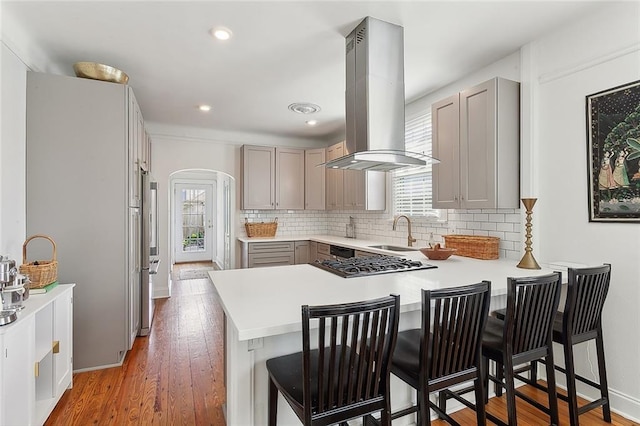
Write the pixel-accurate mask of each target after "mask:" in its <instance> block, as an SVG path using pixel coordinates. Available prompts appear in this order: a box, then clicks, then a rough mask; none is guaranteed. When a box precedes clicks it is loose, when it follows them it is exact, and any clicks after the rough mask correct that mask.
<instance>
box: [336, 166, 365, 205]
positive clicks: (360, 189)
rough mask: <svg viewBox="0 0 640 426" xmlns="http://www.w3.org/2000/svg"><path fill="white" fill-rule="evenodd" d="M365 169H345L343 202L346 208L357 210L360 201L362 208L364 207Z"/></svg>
mask: <svg viewBox="0 0 640 426" xmlns="http://www.w3.org/2000/svg"><path fill="white" fill-rule="evenodd" d="M364 173H365V172H364V171H361V170H344V171H343V176H344V190H343V203H342V205H343V206H344V208H345V209H349V210H356V209H357V208H358V201H361V203H360V206H359V207H360V208H361V209H364Z"/></svg>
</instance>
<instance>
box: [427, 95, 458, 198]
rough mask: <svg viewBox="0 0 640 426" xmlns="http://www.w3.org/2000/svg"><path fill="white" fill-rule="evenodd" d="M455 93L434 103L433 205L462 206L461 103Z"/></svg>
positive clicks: (432, 112)
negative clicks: (437, 161) (460, 193)
mask: <svg viewBox="0 0 640 426" xmlns="http://www.w3.org/2000/svg"><path fill="white" fill-rule="evenodd" d="M459 102H460V101H459V96H458V95H457V94H456V95H453V96H451V97H449V98H447V99H443V100H442V101H440V102H437V103H434V104H433V105H432V106H431V120H432V131H433V156H434V157H435V158H437V159H438V160H440V163H438V164H434V165H433V207H434V208H438V209H453V208H458V207H459V206H460V200H459V188H460V161H459V156H460V154H459V146H460V142H459V140H460V136H459V135H460V130H459V129H460V115H459V111H460V104H459Z"/></svg>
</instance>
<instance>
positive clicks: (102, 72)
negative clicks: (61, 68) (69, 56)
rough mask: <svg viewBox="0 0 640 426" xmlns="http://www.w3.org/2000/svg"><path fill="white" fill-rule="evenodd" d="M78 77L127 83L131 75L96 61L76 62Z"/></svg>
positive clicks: (74, 68) (74, 65) (75, 69)
mask: <svg viewBox="0 0 640 426" xmlns="http://www.w3.org/2000/svg"><path fill="white" fill-rule="evenodd" d="M73 71H75V73H76V77H81V78H90V79H92V80H101V81H109V82H111V83H119V84H127V82H128V81H129V76H128V75H127V74H125V73H124V71H121V70H119V69H117V68H114V67H111V66H109V65H104V64H98V63H96V62H76V63H75V64H73Z"/></svg>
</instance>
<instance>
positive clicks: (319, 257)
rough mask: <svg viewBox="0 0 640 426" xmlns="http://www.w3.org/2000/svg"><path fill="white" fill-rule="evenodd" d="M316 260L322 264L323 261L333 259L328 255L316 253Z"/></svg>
mask: <svg viewBox="0 0 640 426" xmlns="http://www.w3.org/2000/svg"><path fill="white" fill-rule="evenodd" d="M316 259H317V260H318V261H320V262H322V261H323V260H331V259H333V256H331V255H330V254H324V253H318V255H317V256H316Z"/></svg>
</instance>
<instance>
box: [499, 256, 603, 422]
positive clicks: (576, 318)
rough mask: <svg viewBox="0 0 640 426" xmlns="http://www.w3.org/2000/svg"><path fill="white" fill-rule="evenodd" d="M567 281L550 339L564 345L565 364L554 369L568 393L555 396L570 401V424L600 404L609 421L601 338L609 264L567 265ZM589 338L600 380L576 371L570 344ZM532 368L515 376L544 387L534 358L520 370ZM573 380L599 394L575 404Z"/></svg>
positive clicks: (576, 400) (574, 382)
mask: <svg viewBox="0 0 640 426" xmlns="http://www.w3.org/2000/svg"><path fill="white" fill-rule="evenodd" d="M568 274H569V275H568V276H569V281H568V285H567V299H566V302H565V305H564V310H563V311H562V312H558V313H557V314H556V318H555V322H554V324H553V341H554V342H556V343H560V344H561V345H562V346H563V349H564V365H565V368H562V367H560V366H558V365H556V366H555V369H556V370H558V371H560V372H562V373H564V374H565V376H566V378H567V395H566V396H565V395H563V394H559V395H558V397H559V398H560V399H562V400H563V401H566V402H567V403H568V405H569V421H570V423H571V426H577V425H579V424H580V423H579V420H578V416H579V415H580V414H584V413H585V412H587V411H590V410H593V409H594V408H597V407H602V417H603V419H604V420H605V421H606V422H609V423H610V422H611V407H610V401H609V390H608V388H607V369H606V365H605V361H604V342H603V340H602V309H603V307H604V301H605V299H606V297H607V293H608V291H609V282H610V281H611V265H609V264H605V265H602V266H596V267H590V268H569V269H568ZM494 314H495V315H496V316H497V317H498V318H500V317H504V310H500V311H496V312H495V313H494ZM589 340H595V342H596V354H597V356H598V376H599V380H600V383H596V382H594V381H592V380H589V379H587V378H585V377H582V376H580V375H578V374H576V372H575V365H574V355H573V345H576V344H578V343H583V342H586V341H589ZM527 370H531V373H530V374H531V375H530V378H529V379H527V378H526V377H522V376H519V375H518V376H517V377H518V379H520V380H523V381H525V382H527V383H529V384H530V385H532V386H535V387H537V388H539V389H542V390H546V389H547V388H546V387H545V386H543V385H541V384H539V383H538V378H537V368H536V363H535V361H534V362H532V363H531V365H530V366H529V368H523V369H521V370H520V371H519V372H524V371H527ZM576 380H578V381H580V382H582V383H585V384H587V385H589V386H592V387H594V388H596V389H598V390H599V391H600V398H599V399H597V400H595V401H592V402H590V403H588V404H586V405H584V406H582V407H578V398H577V395H576V394H577V391H576Z"/></svg>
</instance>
